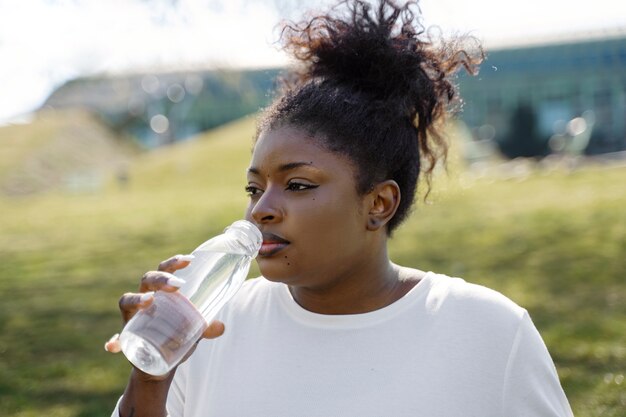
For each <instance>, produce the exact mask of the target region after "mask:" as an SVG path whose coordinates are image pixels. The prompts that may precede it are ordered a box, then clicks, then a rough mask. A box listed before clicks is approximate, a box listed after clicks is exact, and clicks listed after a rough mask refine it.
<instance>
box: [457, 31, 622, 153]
mask: <svg viewBox="0 0 626 417" xmlns="http://www.w3.org/2000/svg"><path fill="white" fill-rule="evenodd" d="M459 84H460V88H461V95H462V97H463V99H464V102H465V103H464V106H463V111H462V113H461V115H460V116H461V118H462V119H463V120H464V121H465V122H466V124H467V125H468V126H469V127H470V129H471V131H472V133H473V135H472V136H473V138H474V140H475V141H478V142H480V141H483V142H495V143H496V144H497V145H498V148H499V149H500V150H501V151H502V152H503V153H504V154H505V155H506V156H509V157H515V156H535V155H545V154H547V153H549V152H555V151H556V152H559V151H567V150H568V149H569V150H571V151H572V152H584V153H587V154H598V153H607V152H616V151H622V150H625V149H626V33H621V34H612V35H610V36H605V37H603V38H594V39H587V40H569V41H560V42H554V43H550V44H544V45H534V46H525V47H515V48H512V47H511V48H506V49H498V50H491V51H487V60H486V61H485V62H484V63H483V64H482V66H481V71H480V73H479V75H478V76H476V77H469V76H460V78H459Z"/></svg>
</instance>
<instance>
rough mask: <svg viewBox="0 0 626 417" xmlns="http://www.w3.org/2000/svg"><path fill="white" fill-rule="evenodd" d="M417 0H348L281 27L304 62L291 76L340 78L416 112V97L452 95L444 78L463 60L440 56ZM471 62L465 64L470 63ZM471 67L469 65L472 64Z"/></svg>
mask: <svg viewBox="0 0 626 417" xmlns="http://www.w3.org/2000/svg"><path fill="white" fill-rule="evenodd" d="M419 16H420V9H419V7H418V4H417V2H416V1H408V2H406V3H405V4H404V5H402V6H399V5H397V4H396V3H395V2H394V1H392V0H380V1H379V2H378V4H377V5H376V6H373V5H371V4H370V3H368V2H366V1H362V0H344V1H341V2H340V3H339V4H338V5H337V6H335V7H333V8H332V9H331V11H330V12H329V13H327V14H325V15H321V16H317V17H315V18H313V19H312V20H310V21H305V22H301V23H299V24H288V25H286V26H285V28H284V29H283V36H282V41H283V43H284V46H285V49H286V50H287V51H288V52H290V53H291V55H293V56H294V57H295V58H296V60H297V61H299V62H300V63H301V66H300V68H297V69H296V70H295V71H294V73H293V74H292V78H291V79H287V87H288V88H289V87H291V85H290V84H294V83H295V84H296V85H297V84H302V83H305V82H308V81H310V80H318V81H320V82H330V83H337V84H340V85H343V86H348V87H351V88H352V89H354V90H355V91H359V92H364V93H366V94H368V95H370V96H371V97H372V98H375V99H381V100H390V99H391V100H399V101H400V102H401V103H402V104H403V105H402V107H403V109H402V111H403V112H408V113H409V115H410V116H415V113H416V112H419V111H420V109H419V107H420V106H419V105H416V103H418V102H423V101H424V99H425V98H426V101H430V100H428V98H429V97H432V98H433V101H434V100H435V99H437V98H439V97H440V96H445V97H447V98H448V99H452V97H453V96H454V91H453V87H452V85H451V84H450V83H449V82H443V81H444V79H445V78H446V76H447V75H448V73H451V72H454V71H455V70H456V69H457V67H458V66H459V65H461V64H463V62H461V60H459V59H457V60H450V61H447V60H445V59H442V54H441V52H442V49H445V48H440V49H438V50H435V47H434V46H433V45H432V43H431V42H430V40H429V39H428V37H427V36H426V39H425V40H422V39H420V36H421V35H424V32H425V30H424V27H423V25H422V24H421V23H420V21H419ZM466 68H467V66H466ZM468 69H469V68H468Z"/></svg>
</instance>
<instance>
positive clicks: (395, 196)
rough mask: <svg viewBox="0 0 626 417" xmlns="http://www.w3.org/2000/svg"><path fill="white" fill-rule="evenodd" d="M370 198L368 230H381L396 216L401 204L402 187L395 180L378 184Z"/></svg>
mask: <svg viewBox="0 0 626 417" xmlns="http://www.w3.org/2000/svg"><path fill="white" fill-rule="evenodd" d="M368 197H369V198H368V201H369V202H370V203H369V211H368V219H367V230H371V231H375V230H379V229H380V228H382V227H384V226H385V225H386V224H387V223H388V222H389V220H391V219H392V218H393V216H394V214H396V210H397V209H398V205H399V204H400V187H399V186H398V183H397V182H395V181H394V180H386V181H383V182H380V183H378V184H376V185H375V186H374V188H373V189H372V191H370V192H369V193H368Z"/></svg>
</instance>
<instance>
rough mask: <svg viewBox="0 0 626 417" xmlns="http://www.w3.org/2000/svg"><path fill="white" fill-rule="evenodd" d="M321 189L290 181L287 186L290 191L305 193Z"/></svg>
mask: <svg viewBox="0 0 626 417" xmlns="http://www.w3.org/2000/svg"><path fill="white" fill-rule="evenodd" d="M317 187H319V186H318V185H312V184H305V183H302V182H297V181H290V182H289V183H288V184H287V190H289V191H304V190H312V189H314V188H317Z"/></svg>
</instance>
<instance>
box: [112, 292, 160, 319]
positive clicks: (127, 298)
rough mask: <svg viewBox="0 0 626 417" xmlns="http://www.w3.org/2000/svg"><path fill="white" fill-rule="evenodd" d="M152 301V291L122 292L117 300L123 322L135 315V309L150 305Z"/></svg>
mask: <svg viewBox="0 0 626 417" xmlns="http://www.w3.org/2000/svg"><path fill="white" fill-rule="evenodd" d="M153 301H154V291H149V292H145V293H130V292H129V293H126V294H124V295H123V296H122V297H121V298H120V300H119V302H118V305H119V307H120V311H121V313H122V318H123V319H124V323H127V322H128V320H130V319H131V317H132V316H134V315H135V313H136V312H137V310H139V309H141V308H146V307H148V306H150V304H152V302H153Z"/></svg>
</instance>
